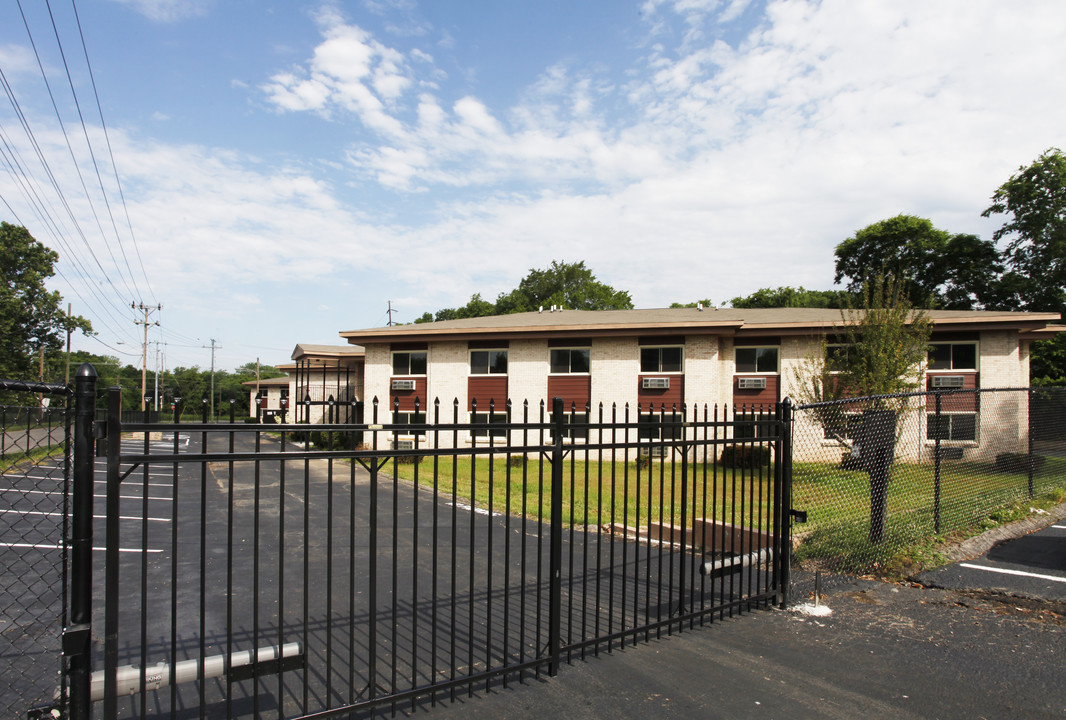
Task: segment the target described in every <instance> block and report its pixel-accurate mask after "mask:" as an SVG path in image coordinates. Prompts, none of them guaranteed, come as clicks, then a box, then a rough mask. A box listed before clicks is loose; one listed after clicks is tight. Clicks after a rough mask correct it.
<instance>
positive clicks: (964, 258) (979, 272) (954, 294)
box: [834, 215, 1009, 310]
mask: <svg viewBox="0 0 1066 720" xmlns="http://www.w3.org/2000/svg"><path fill="white" fill-rule="evenodd" d="M835 255H836V275H835V277H834V281H835V282H840V281H841V280H847V289H848V291H849V292H852V293H856V294H858V293H859V292H861V288H862V286H863V284H864V283H865V282H866V281H867V280H868V279H870V278H873V277H875V276H877V275H886V276H891V277H894V278H896V279H898V280H899V281H901V282H902V283H903V290H904V292H905V293H906V295H907V299H908V300H909V301H910V303H911V304H912V305H914V306H915V307H927V308H943V309H947V310H972V309H976V308H984V307H997V306H1002V305H1003V304H1005V303H1008V302H1009V290H1008V288H1007V287H1004V286H1003V285H1002V284H1001V283H1000V278H1001V276H1002V274H1003V263H1002V260H1001V258H1000V253H999V251H998V250H997V249H996V246H995V243H993V242H989V241H987V240H982V239H981V238H979V237H977V236H976V235H951V234H950V233H948V232H946V231H944V230H939V229H937V228H936V227H934V226H933V223H932V222H930V221H929V220H927V219H926V218H920V217H915V216H914V215H897V216H896V217H893V218H889V219H887V220H882V221H880V222H876V223H873V224H872V225H868V226H866V227H865V228H863V229H861V230H859V231H858V232H856V233H855V236H854V237H850V238H848V239H846V240H844V241H843V242H842V243H840V244H839V245H837V247H836V250H835Z"/></svg>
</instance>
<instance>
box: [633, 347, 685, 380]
mask: <svg viewBox="0 0 1066 720" xmlns="http://www.w3.org/2000/svg"><path fill="white" fill-rule="evenodd" d="M683 361H684V348H682V347H681V346H680V345H669V346H663V347H642V348H641V349H640V371H641V372H642V373H679V372H681V370H682V364H683Z"/></svg>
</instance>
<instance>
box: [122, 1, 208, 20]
mask: <svg viewBox="0 0 1066 720" xmlns="http://www.w3.org/2000/svg"><path fill="white" fill-rule="evenodd" d="M111 1H112V2H117V3H121V4H122V5H128V6H130V7H131V8H133V9H134V10H135V11H137V12H139V13H140V14H142V15H144V16H145V17H147V18H148V19H149V20H154V21H156V22H164V23H167V22H176V21H178V20H186V19H188V18H193V17H200V16H202V15H206V14H207V13H208V12H209V11H210V9H211V7H212V6H213V5H214V3H215V0H111Z"/></svg>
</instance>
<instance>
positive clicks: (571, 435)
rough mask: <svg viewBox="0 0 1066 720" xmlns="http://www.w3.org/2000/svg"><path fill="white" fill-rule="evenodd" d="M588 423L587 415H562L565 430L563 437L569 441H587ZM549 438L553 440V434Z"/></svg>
mask: <svg viewBox="0 0 1066 720" xmlns="http://www.w3.org/2000/svg"><path fill="white" fill-rule="evenodd" d="M588 422H589V414H588V413H565V414H564V415H563V424H565V425H566V428H565V429H564V430H563V437H564V438H568V439H570V440H588V437H589V428H588ZM553 427H554V426H553ZM551 437H552V439H553V440H554V439H555V435H554V434H552V435H551Z"/></svg>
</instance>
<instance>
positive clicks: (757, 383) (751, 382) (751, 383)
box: [737, 378, 766, 390]
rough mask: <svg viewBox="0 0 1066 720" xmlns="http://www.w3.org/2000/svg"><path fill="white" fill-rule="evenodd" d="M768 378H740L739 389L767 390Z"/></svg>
mask: <svg viewBox="0 0 1066 720" xmlns="http://www.w3.org/2000/svg"><path fill="white" fill-rule="evenodd" d="M765 389H766V378H739V379H738V380H737V390H765Z"/></svg>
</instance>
